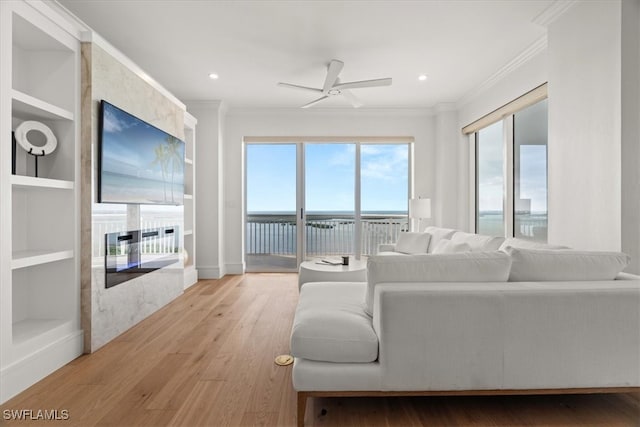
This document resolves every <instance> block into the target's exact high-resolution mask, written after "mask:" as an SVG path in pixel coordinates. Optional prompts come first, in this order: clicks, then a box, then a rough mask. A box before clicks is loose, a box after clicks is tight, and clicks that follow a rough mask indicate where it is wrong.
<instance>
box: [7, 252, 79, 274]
mask: <svg viewBox="0 0 640 427" xmlns="http://www.w3.org/2000/svg"><path fill="white" fill-rule="evenodd" d="M71 258H73V250H72V249H70V250H66V251H42V250H41V251H37V250H29V251H17V252H14V253H13V259H12V261H11V268H12V269H13V270H15V269H17V268H25V267H31V266H34V265H40V264H46V263H48V262H54V261H61V260H63V259H71Z"/></svg>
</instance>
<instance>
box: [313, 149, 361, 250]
mask: <svg viewBox="0 0 640 427" xmlns="http://www.w3.org/2000/svg"><path fill="white" fill-rule="evenodd" d="M304 171H305V177H304V182H305V192H304V194H305V206H306V209H305V212H306V222H305V249H306V251H305V255H306V257H323V256H331V255H354V254H355V253H356V248H355V238H356V234H355V230H356V228H355V223H356V205H355V202H356V197H355V191H356V145H355V144H341V143H332V144H306V145H305V147H304Z"/></svg>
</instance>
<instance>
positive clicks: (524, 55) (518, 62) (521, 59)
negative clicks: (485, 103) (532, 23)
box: [456, 34, 547, 109]
mask: <svg viewBox="0 0 640 427" xmlns="http://www.w3.org/2000/svg"><path fill="white" fill-rule="evenodd" d="M546 49H547V35H546V34H545V35H544V36H542V37H540V38H539V39H538V40H536V41H535V42H533V43H532V44H531V45H529V47H528V48H526V49H525V50H524V51H522V52H521V53H520V54H519V55H518V56H516V57H515V58H513V59H512V60H511V61H509V62H508V63H507V64H505V65H504V66H503V67H502V68H500V69H499V70H498V71H496V72H495V73H493V75H491V77H489V78H488V79H487V80H485V81H484V82H483V83H481V84H480V85H479V86H477V87H476V88H475V89H472V90H471V91H469V92H467V94H466V95H464V96H463V97H462V98H460V99H459V100H458V102H456V106H457V108H458V109H459V108H461V107H462V106H463V105H466V104H468V103H469V102H471V101H472V100H473V99H474V98H476V97H477V96H478V95H480V94H481V93H483V92H485V91H487V90H488V89H490V88H491V87H493V86H495V85H496V84H497V83H498V82H499V81H500V80H502V79H504V78H505V77H506V76H507V75H509V74H511V73H512V72H513V71H515V70H516V69H518V68H520V67H521V66H522V65H524V64H526V63H527V62H529V61H530V60H531V59H532V58H534V57H535V56H537V55H538V54H540V53H541V52H544V51H545V50H546Z"/></svg>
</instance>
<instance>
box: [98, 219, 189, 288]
mask: <svg viewBox="0 0 640 427" xmlns="http://www.w3.org/2000/svg"><path fill="white" fill-rule="evenodd" d="M178 231H179V227H178V226H177V225H176V226H169V227H159V228H151V229H146V230H130V231H120V232H116V233H108V234H105V255H104V266H105V287H106V288H111V287H113V286H116V285H119V284H120V283H123V282H126V281H128V280H131V279H134V278H136V277H139V276H142V275H143V274H147V273H150V272H152V271H155V270H158V269H160V268H163V267H166V266H168V265H171V264H174V263H176V262H178V261H179V260H180V255H179V252H180V244H179V240H178V237H179V236H178V234H179V233H178Z"/></svg>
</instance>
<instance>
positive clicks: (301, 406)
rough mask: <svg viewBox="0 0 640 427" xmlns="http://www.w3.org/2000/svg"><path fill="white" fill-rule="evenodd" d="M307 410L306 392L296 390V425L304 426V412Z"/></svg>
mask: <svg viewBox="0 0 640 427" xmlns="http://www.w3.org/2000/svg"><path fill="white" fill-rule="evenodd" d="M306 410H307V393H305V392H302V391H299V392H298V421H297V423H298V427H304V413H305V412H306Z"/></svg>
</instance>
